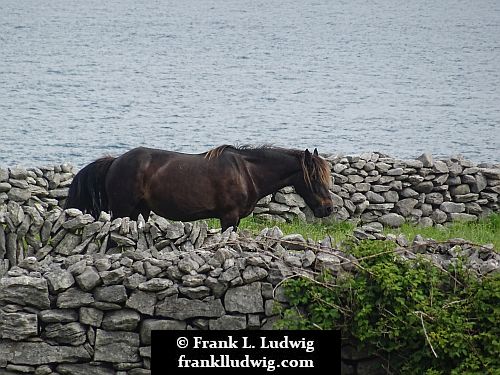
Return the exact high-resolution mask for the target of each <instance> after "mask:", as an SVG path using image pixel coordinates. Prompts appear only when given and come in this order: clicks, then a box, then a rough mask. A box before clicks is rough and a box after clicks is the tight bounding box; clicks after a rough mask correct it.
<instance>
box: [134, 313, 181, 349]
mask: <svg viewBox="0 0 500 375" xmlns="http://www.w3.org/2000/svg"><path fill="white" fill-rule="evenodd" d="M185 329H186V322H184V321H179V320H159V319H145V320H143V321H142V323H141V329H140V335H141V344H143V345H151V331H153V330H159V331H171V330H185Z"/></svg>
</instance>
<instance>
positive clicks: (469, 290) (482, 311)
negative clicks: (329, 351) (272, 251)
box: [277, 241, 500, 375]
mask: <svg viewBox="0 0 500 375" xmlns="http://www.w3.org/2000/svg"><path fill="white" fill-rule="evenodd" d="M393 249H394V245H393V244H392V243H391V242H383V241H363V242H361V243H360V244H359V245H353V246H352V249H351V252H352V254H353V255H354V256H356V257H357V258H358V260H360V262H359V264H360V268H359V269H358V272H357V273H356V274H355V275H352V274H341V275H339V276H338V277H333V276H332V275H330V274H326V273H323V274H322V275H320V276H319V277H318V278H317V279H316V280H311V279H307V278H300V279H294V280H290V281H288V282H287V283H286V284H285V291H286V294H287V296H288V298H289V300H290V306H288V307H286V308H284V309H282V311H281V320H280V321H278V323H277V328H286V329H340V330H342V335H343V337H347V338H350V339H353V340H355V341H356V342H358V343H359V344H360V345H361V346H362V348H364V349H365V350H366V349H367V350H369V351H370V352H372V353H373V354H375V355H377V356H379V357H380V358H382V359H383V360H384V362H385V363H389V364H390V373H401V374H428V375H430V374H432V375H437V374H494V373H495V374H498V373H500V361H499V357H500V356H499V353H500V324H499V323H500V304H499V302H500V274H499V273H496V274H494V275H491V276H488V277H484V278H482V279H480V278H478V277H477V276H475V275H474V274H472V273H471V272H469V271H466V270H464V268H463V267H462V265H461V264H456V265H455V266H454V267H452V268H451V269H449V270H443V269H440V268H438V267H436V266H435V265H433V264H432V263H430V262H429V261H427V260H425V259H424V258H417V259H416V260H412V261H408V260H406V261H404V260H401V259H400V258H399V256H397V255H396V254H395V253H394V250H393Z"/></svg>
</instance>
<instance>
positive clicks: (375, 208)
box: [254, 153, 500, 227]
mask: <svg viewBox="0 0 500 375" xmlns="http://www.w3.org/2000/svg"><path fill="white" fill-rule="evenodd" d="M326 159H327V160H328V161H329V162H330V164H331V171H332V178H333V187H332V197H333V202H334V205H335V208H336V213H335V214H334V215H332V216H331V218H330V219H327V220H332V219H333V220H354V221H360V222H361V223H362V224H366V223H373V222H378V223H381V224H383V225H385V226H390V227H399V226H401V225H402V224H403V223H404V222H411V223H414V224H419V225H422V226H433V225H442V224H445V223H448V222H452V221H456V220H462V221H464V220H465V221H467V220H469V221H470V220H477V218H478V217H481V216H485V215H488V214H490V213H491V212H495V211H498V210H499V201H498V195H499V194H500V166H499V165H498V164H496V165H492V164H479V165H474V164H473V163H472V162H470V161H468V160H465V159H463V158H461V157H456V158H451V159H448V160H434V159H433V157H432V155H429V154H423V155H422V156H420V157H419V158H418V159H416V160H397V159H394V158H391V157H389V156H387V155H383V154H380V153H366V154H362V155H360V156H345V157H344V156H335V155H333V156H326ZM254 214H255V215H256V216H260V217H263V218H265V219H274V220H277V221H290V220H293V219H297V218H298V219H299V220H313V215H312V212H311V210H310V209H309V208H308V207H307V206H306V204H305V202H304V200H303V199H302V198H301V197H300V196H298V195H297V194H296V193H295V192H294V190H293V188H292V187H286V188H284V189H282V190H281V191H279V192H277V193H276V194H274V195H270V196H267V197H265V198H264V199H262V200H261V201H260V202H259V204H258V206H257V208H256V209H255V211H254Z"/></svg>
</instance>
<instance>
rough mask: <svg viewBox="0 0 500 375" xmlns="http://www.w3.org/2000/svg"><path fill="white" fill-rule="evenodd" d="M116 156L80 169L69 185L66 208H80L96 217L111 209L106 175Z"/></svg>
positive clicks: (104, 158) (101, 159) (107, 157)
mask: <svg viewBox="0 0 500 375" xmlns="http://www.w3.org/2000/svg"><path fill="white" fill-rule="evenodd" d="M113 161H115V158H114V157H111V156H106V157H103V158H100V159H97V160H96V161H94V162H92V163H90V164H89V165H87V166H86V167H84V168H83V169H82V170H80V171H79V172H78V173H77V174H76V175H75V177H74V178H73V181H72V182H71V185H70V187H69V192H68V198H67V199H66V204H65V205H64V208H78V209H80V210H81V211H83V212H84V213H89V214H91V215H92V216H94V217H95V218H96V219H97V218H98V217H99V214H100V213H101V211H107V212H109V211H110V207H109V204H108V196H107V194H106V185H105V181H106V175H107V173H108V170H109V167H110V166H111V164H112V163H113Z"/></svg>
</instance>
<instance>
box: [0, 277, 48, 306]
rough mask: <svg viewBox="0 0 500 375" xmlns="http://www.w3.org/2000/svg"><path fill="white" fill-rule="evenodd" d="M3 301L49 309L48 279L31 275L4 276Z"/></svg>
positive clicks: (0, 288)
mask: <svg viewBox="0 0 500 375" xmlns="http://www.w3.org/2000/svg"><path fill="white" fill-rule="evenodd" d="M2 302H3V303H5V302H9V303H15V304H18V305H23V306H33V307H36V308H39V309H47V308H48V307H49V306H50V301H49V288H48V285H47V280H45V279H42V278H38V277H30V276H18V277H5V278H2V279H0V303H2Z"/></svg>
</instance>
